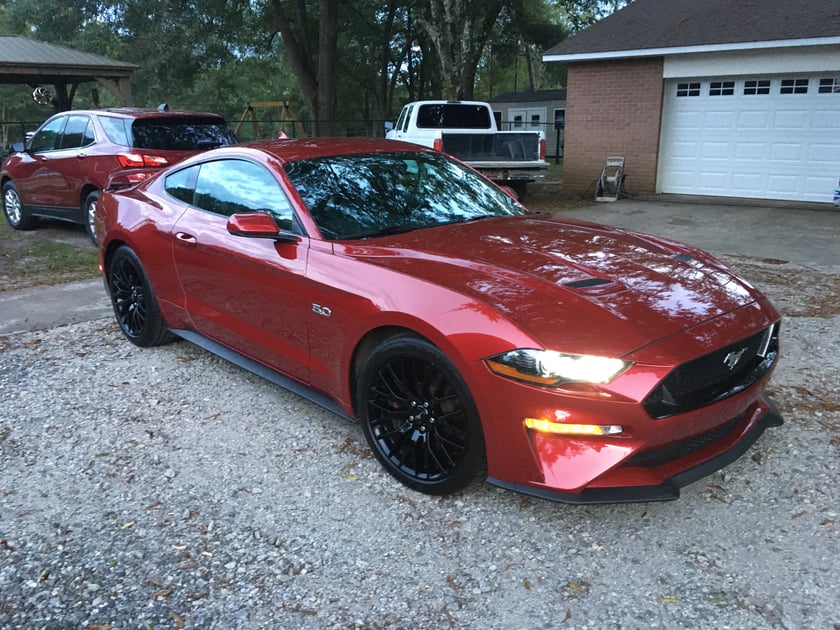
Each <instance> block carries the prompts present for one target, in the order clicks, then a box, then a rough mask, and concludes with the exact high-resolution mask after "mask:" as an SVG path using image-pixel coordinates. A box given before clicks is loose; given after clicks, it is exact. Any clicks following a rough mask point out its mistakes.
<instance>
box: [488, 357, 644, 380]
mask: <svg viewBox="0 0 840 630" xmlns="http://www.w3.org/2000/svg"><path fill="white" fill-rule="evenodd" d="M485 363H487V367H489V368H490V369H491V370H492V371H493V372H495V373H496V374H499V375H501V376H507V377H509V378H515V379H519V380H521V381H527V382H529V383H535V384H537V385H548V386H556V385H562V384H563V383H573V382H578V383H609V382H610V381H611V380H613V379H614V378H615V377H616V376H618V375H619V374H621V373H622V372H623V371H624V370H626V369H627V368H628V367H630V366H631V365H632V363H629V362H627V361H622V360H621V359H611V358H609V357H596V356H592V355H588V354H563V353H561V352H554V351H553V350H534V349H522V350H511V351H509V352H505V353H504V354H499V355H496V356H495V357H490V358H489V359H485Z"/></svg>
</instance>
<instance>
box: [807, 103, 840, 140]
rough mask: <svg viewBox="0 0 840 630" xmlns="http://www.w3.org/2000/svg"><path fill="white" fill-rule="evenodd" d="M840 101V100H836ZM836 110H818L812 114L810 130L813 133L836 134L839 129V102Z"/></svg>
mask: <svg viewBox="0 0 840 630" xmlns="http://www.w3.org/2000/svg"><path fill="white" fill-rule="evenodd" d="M838 101H840V99H838ZM837 107H838V109H836V110H831V111H827V110H818V111H815V112H814V116H813V118H812V122H811V129H812V130H814V131H830V132H835V133H836V132H837V130H838V129H840V102H838V103H837Z"/></svg>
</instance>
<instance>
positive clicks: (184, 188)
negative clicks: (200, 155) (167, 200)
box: [164, 166, 199, 203]
mask: <svg viewBox="0 0 840 630" xmlns="http://www.w3.org/2000/svg"><path fill="white" fill-rule="evenodd" d="M198 169H199V166H191V167H190V168H185V169H181V170H180V171H175V172H174V173H172V174H171V175H167V176H166V181H165V183H164V188H165V189H166V192H167V193H169V194H170V195H172V196H173V197H175V199H180V200H181V201H183V202H184V203H192V202H193V195H194V194H195V180H196V178H197V177H198Z"/></svg>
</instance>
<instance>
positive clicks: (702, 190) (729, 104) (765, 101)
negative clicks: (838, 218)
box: [659, 74, 840, 202]
mask: <svg viewBox="0 0 840 630" xmlns="http://www.w3.org/2000/svg"><path fill="white" fill-rule="evenodd" d="M838 178H840V76H826V75H825V74H821V75H793V76H779V77H772V78H768V77H767V76H759V77H741V78H736V79H732V78H709V79H672V80H668V81H667V83H666V86H665V102H664V104H663V123H662V140H661V147H660V160H659V190H661V191H662V192H665V193H677V194H690V195H720V196H727V197H755V198H758V199H791V200H799V201H816V202H831V200H832V196H833V192H834V189H835V188H836V187H837V183H838Z"/></svg>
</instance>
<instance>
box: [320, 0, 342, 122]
mask: <svg viewBox="0 0 840 630" xmlns="http://www.w3.org/2000/svg"><path fill="white" fill-rule="evenodd" d="M320 24H321V27H320V32H319V34H318V78H317V83H318V104H317V112H318V114H317V118H318V120H317V121H316V130H315V134H316V135H318V136H334V135H335V112H336V100H335V99H336V86H335V82H336V73H335V67H336V54H337V51H338V0H321V20H320Z"/></svg>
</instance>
